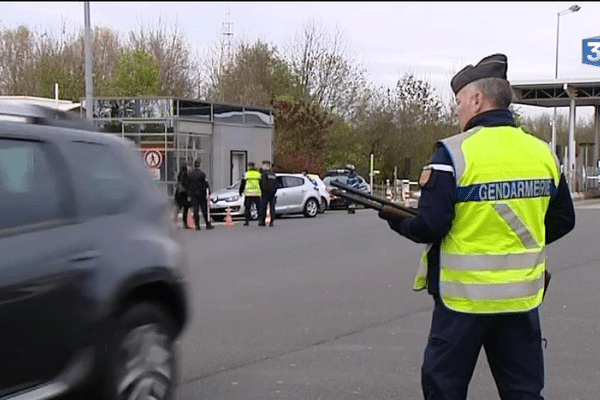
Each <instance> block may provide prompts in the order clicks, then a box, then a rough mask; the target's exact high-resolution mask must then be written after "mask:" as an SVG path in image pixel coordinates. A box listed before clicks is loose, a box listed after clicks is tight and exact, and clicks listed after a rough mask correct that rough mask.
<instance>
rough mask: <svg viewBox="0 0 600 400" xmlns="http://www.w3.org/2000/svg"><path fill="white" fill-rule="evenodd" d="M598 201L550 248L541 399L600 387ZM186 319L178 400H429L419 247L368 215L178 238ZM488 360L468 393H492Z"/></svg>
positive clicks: (580, 207)
mask: <svg viewBox="0 0 600 400" xmlns="http://www.w3.org/2000/svg"><path fill="white" fill-rule="evenodd" d="M599 227H600V202H599V201H582V202H579V203H578V204H577V223H576V228H575V230H574V231H573V232H572V233H570V234H569V235H568V236H566V237H565V238H563V239H561V240H559V241H558V242H556V243H554V244H552V245H551V246H549V249H548V254H549V256H548V259H549V269H550V270H551V271H552V272H553V277H552V282H551V286H550V290H549V292H548V294H547V296H546V302H545V303H544V305H543V306H542V308H541V312H542V321H543V328H544V333H545V337H546V338H547V340H548V345H547V349H546V376H547V384H546V392H545V394H546V398H547V399H569V400H577V399H594V400H595V399H597V397H598V392H600V354H599V353H600V351H599V350H598V344H597V343H598V341H597V339H598V337H599V333H600V325H599V322H600V291H599V290H598V282H600V246H599V245H598V244H597V243H598V241H599V238H598V234H599V230H600V229H599ZM180 238H181V241H182V243H183V244H184V247H185V249H186V252H187V255H188V258H189V265H190V268H189V271H188V277H189V285H190V291H191V296H192V300H191V302H192V306H193V309H192V314H193V317H192V321H191V323H190V324H189V325H188V327H187V329H186V331H185V333H184V335H183V337H182V340H181V345H180V353H181V371H180V381H181V383H180V385H179V386H178V395H177V399H178V400H201V399H210V400H237V399H240V400H242V399H243V400H269V399H286V400H288V399H289V400H318V399H323V400H325V399H327V400H342V399H343V400H347V399H378V400H387V399H406V400H412V399H415V400H416V399H422V395H421V388H420V366H421V362H422V356H423V349H424V345H425V342H426V338H427V333H428V330H429V320H430V316H431V310H432V300H431V298H430V297H429V296H428V295H427V294H425V293H422V292H421V293H415V292H413V291H412V290H411V286H412V280H413V274H414V271H415V269H416V263H417V260H418V259H419V256H420V253H421V250H422V248H423V245H419V244H415V243H412V242H410V241H408V240H407V239H405V238H403V237H401V236H400V235H398V234H396V233H395V232H393V231H391V230H390V229H389V228H388V226H387V224H386V223H385V222H384V221H382V220H380V219H379V218H378V217H377V215H376V213H375V212H374V211H372V210H358V211H357V212H356V214H353V215H350V214H347V213H346V212H345V211H327V212H326V213H325V214H322V215H318V216H317V217H316V218H312V219H311V218H304V217H285V218H283V219H279V220H276V221H275V226H274V227H272V228H269V227H258V226H257V224H256V222H254V223H252V224H251V225H250V226H248V227H245V226H242V223H241V222H239V221H237V222H236V224H235V226H234V227H233V228H226V227H225V226H224V225H223V224H217V225H216V227H215V229H214V230H212V231H206V230H202V231H200V232H196V231H184V230H182V231H181V232H180ZM498 398H499V397H498V395H497V392H496V389H495V386H494V383H493V379H492V377H491V374H490V371H489V369H488V367H487V364H486V361H485V356H484V355H483V354H482V356H481V357H480V360H479V362H478V366H477V369H476V371H475V374H474V377H473V380H472V382H471V385H470V392H469V399H472V400H475V399H498Z"/></svg>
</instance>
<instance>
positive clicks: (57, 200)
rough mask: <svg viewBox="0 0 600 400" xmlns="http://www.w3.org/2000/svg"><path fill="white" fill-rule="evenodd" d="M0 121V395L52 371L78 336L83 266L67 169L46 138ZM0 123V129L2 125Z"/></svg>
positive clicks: (88, 256) (87, 247)
mask: <svg viewBox="0 0 600 400" xmlns="http://www.w3.org/2000/svg"><path fill="white" fill-rule="evenodd" d="M5 128H6V127H5V126H4V125H2V126H1V127H0V254H1V255H2V257H0V321H1V324H2V325H1V326H2V328H1V329H0V370H1V371H3V372H2V373H1V374H0V397H2V396H3V395H6V394H8V393H11V392H15V391H17V390H21V389H25V388H27V387H30V386H33V385H37V384H40V383H43V382H46V381H48V380H51V379H52V378H54V377H55V376H56V375H57V374H59V373H60V371H61V370H62V369H63V368H65V367H66V365H67V363H68V359H69V358H70V357H71V356H73V354H74V352H75V351H76V349H77V348H78V346H79V344H80V341H81V339H82V338H81V332H82V326H83V325H84V323H85V322H84V321H85V316H86V315H88V314H89V309H90V301H89V300H88V298H89V293H88V292H89V286H88V285H87V280H88V279H89V277H90V275H91V272H90V269H89V268H87V267H89V266H90V263H93V259H94V258H95V253H94V248H93V246H92V245H91V243H89V241H88V239H87V238H86V237H85V236H84V235H82V232H81V231H80V226H79V224H78V223H77V219H76V207H75V201H74V194H73V190H72V185H71V183H70V175H69V173H68V169H67V168H66V164H65V163H64V159H62V158H61V155H60V152H59V151H58V149H57V148H56V147H55V146H53V145H52V144H50V143H47V142H44V141H40V140H31V139H28V138H27V137H17V136H15V135H8V134H7V133H6V130H8V129H5ZM3 131H4V132H3Z"/></svg>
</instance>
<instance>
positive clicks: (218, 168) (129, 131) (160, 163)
mask: <svg viewBox="0 0 600 400" xmlns="http://www.w3.org/2000/svg"><path fill="white" fill-rule="evenodd" d="M82 104H83V106H84V107H82V108H81V109H80V110H81V111H80V112H81V115H82V117H85V100H83V101H82ZM93 115H94V123H95V125H96V126H97V127H98V128H99V130H101V131H103V132H110V133H113V134H116V135H120V136H121V137H123V138H128V139H130V140H132V141H133V142H134V143H135V144H136V145H137V146H138V148H139V149H140V152H141V153H140V154H141V156H142V157H143V160H144V162H145V164H146V166H147V167H148V169H149V170H150V172H151V173H152V175H153V176H154V177H155V179H156V180H157V183H158V184H159V185H160V186H161V188H162V190H163V191H164V193H165V195H167V196H172V195H173V193H174V188H175V180H176V176H177V173H178V172H179V168H180V166H181V165H182V163H183V162H187V163H188V165H193V163H194V161H196V160H200V162H201V168H202V170H203V171H204V172H205V173H206V175H207V178H208V181H209V184H210V187H211V189H212V190H217V189H220V188H223V187H227V186H230V185H231V184H233V183H235V182H236V181H237V180H239V179H240V178H241V177H242V176H243V174H244V172H245V171H246V167H247V164H248V162H249V161H254V162H255V163H256V164H257V165H259V164H260V162H261V161H262V160H272V159H273V139H274V115H273V110H272V109H269V108H262V107H254V106H244V105H234V104H224V103H213V102H209V101H201V100H192V99H184V98H173V97H136V98H124V97H111V98H108V97H95V98H94V112H93Z"/></svg>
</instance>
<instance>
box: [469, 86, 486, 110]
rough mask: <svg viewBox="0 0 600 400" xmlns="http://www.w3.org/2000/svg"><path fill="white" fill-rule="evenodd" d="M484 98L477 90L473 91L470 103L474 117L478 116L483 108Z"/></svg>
mask: <svg viewBox="0 0 600 400" xmlns="http://www.w3.org/2000/svg"><path fill="white" fill-rule="evenodd" d="M484 100H485V99H484V96H483V92H481V91H479V90H475V91H474V92H473V95H472V98H471V102H472V103H473V110H474V111H475V115H477V114H479V113H480V112H481V111H482V109H483V106H484Z"/></svg>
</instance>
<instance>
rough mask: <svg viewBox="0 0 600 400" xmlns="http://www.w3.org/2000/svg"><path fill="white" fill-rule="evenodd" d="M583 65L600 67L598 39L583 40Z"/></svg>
mask: <svg viewBox="0 0 600 400" xmlns="http://www.w3.org/2000/svg"><path fill="white" fill-rule="evenodd" d="M582 61H583V63H584V64H590V65H595V66H597V67H600V37H595V38H589V39H584V40H583V60H582Z"/></svg>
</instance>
